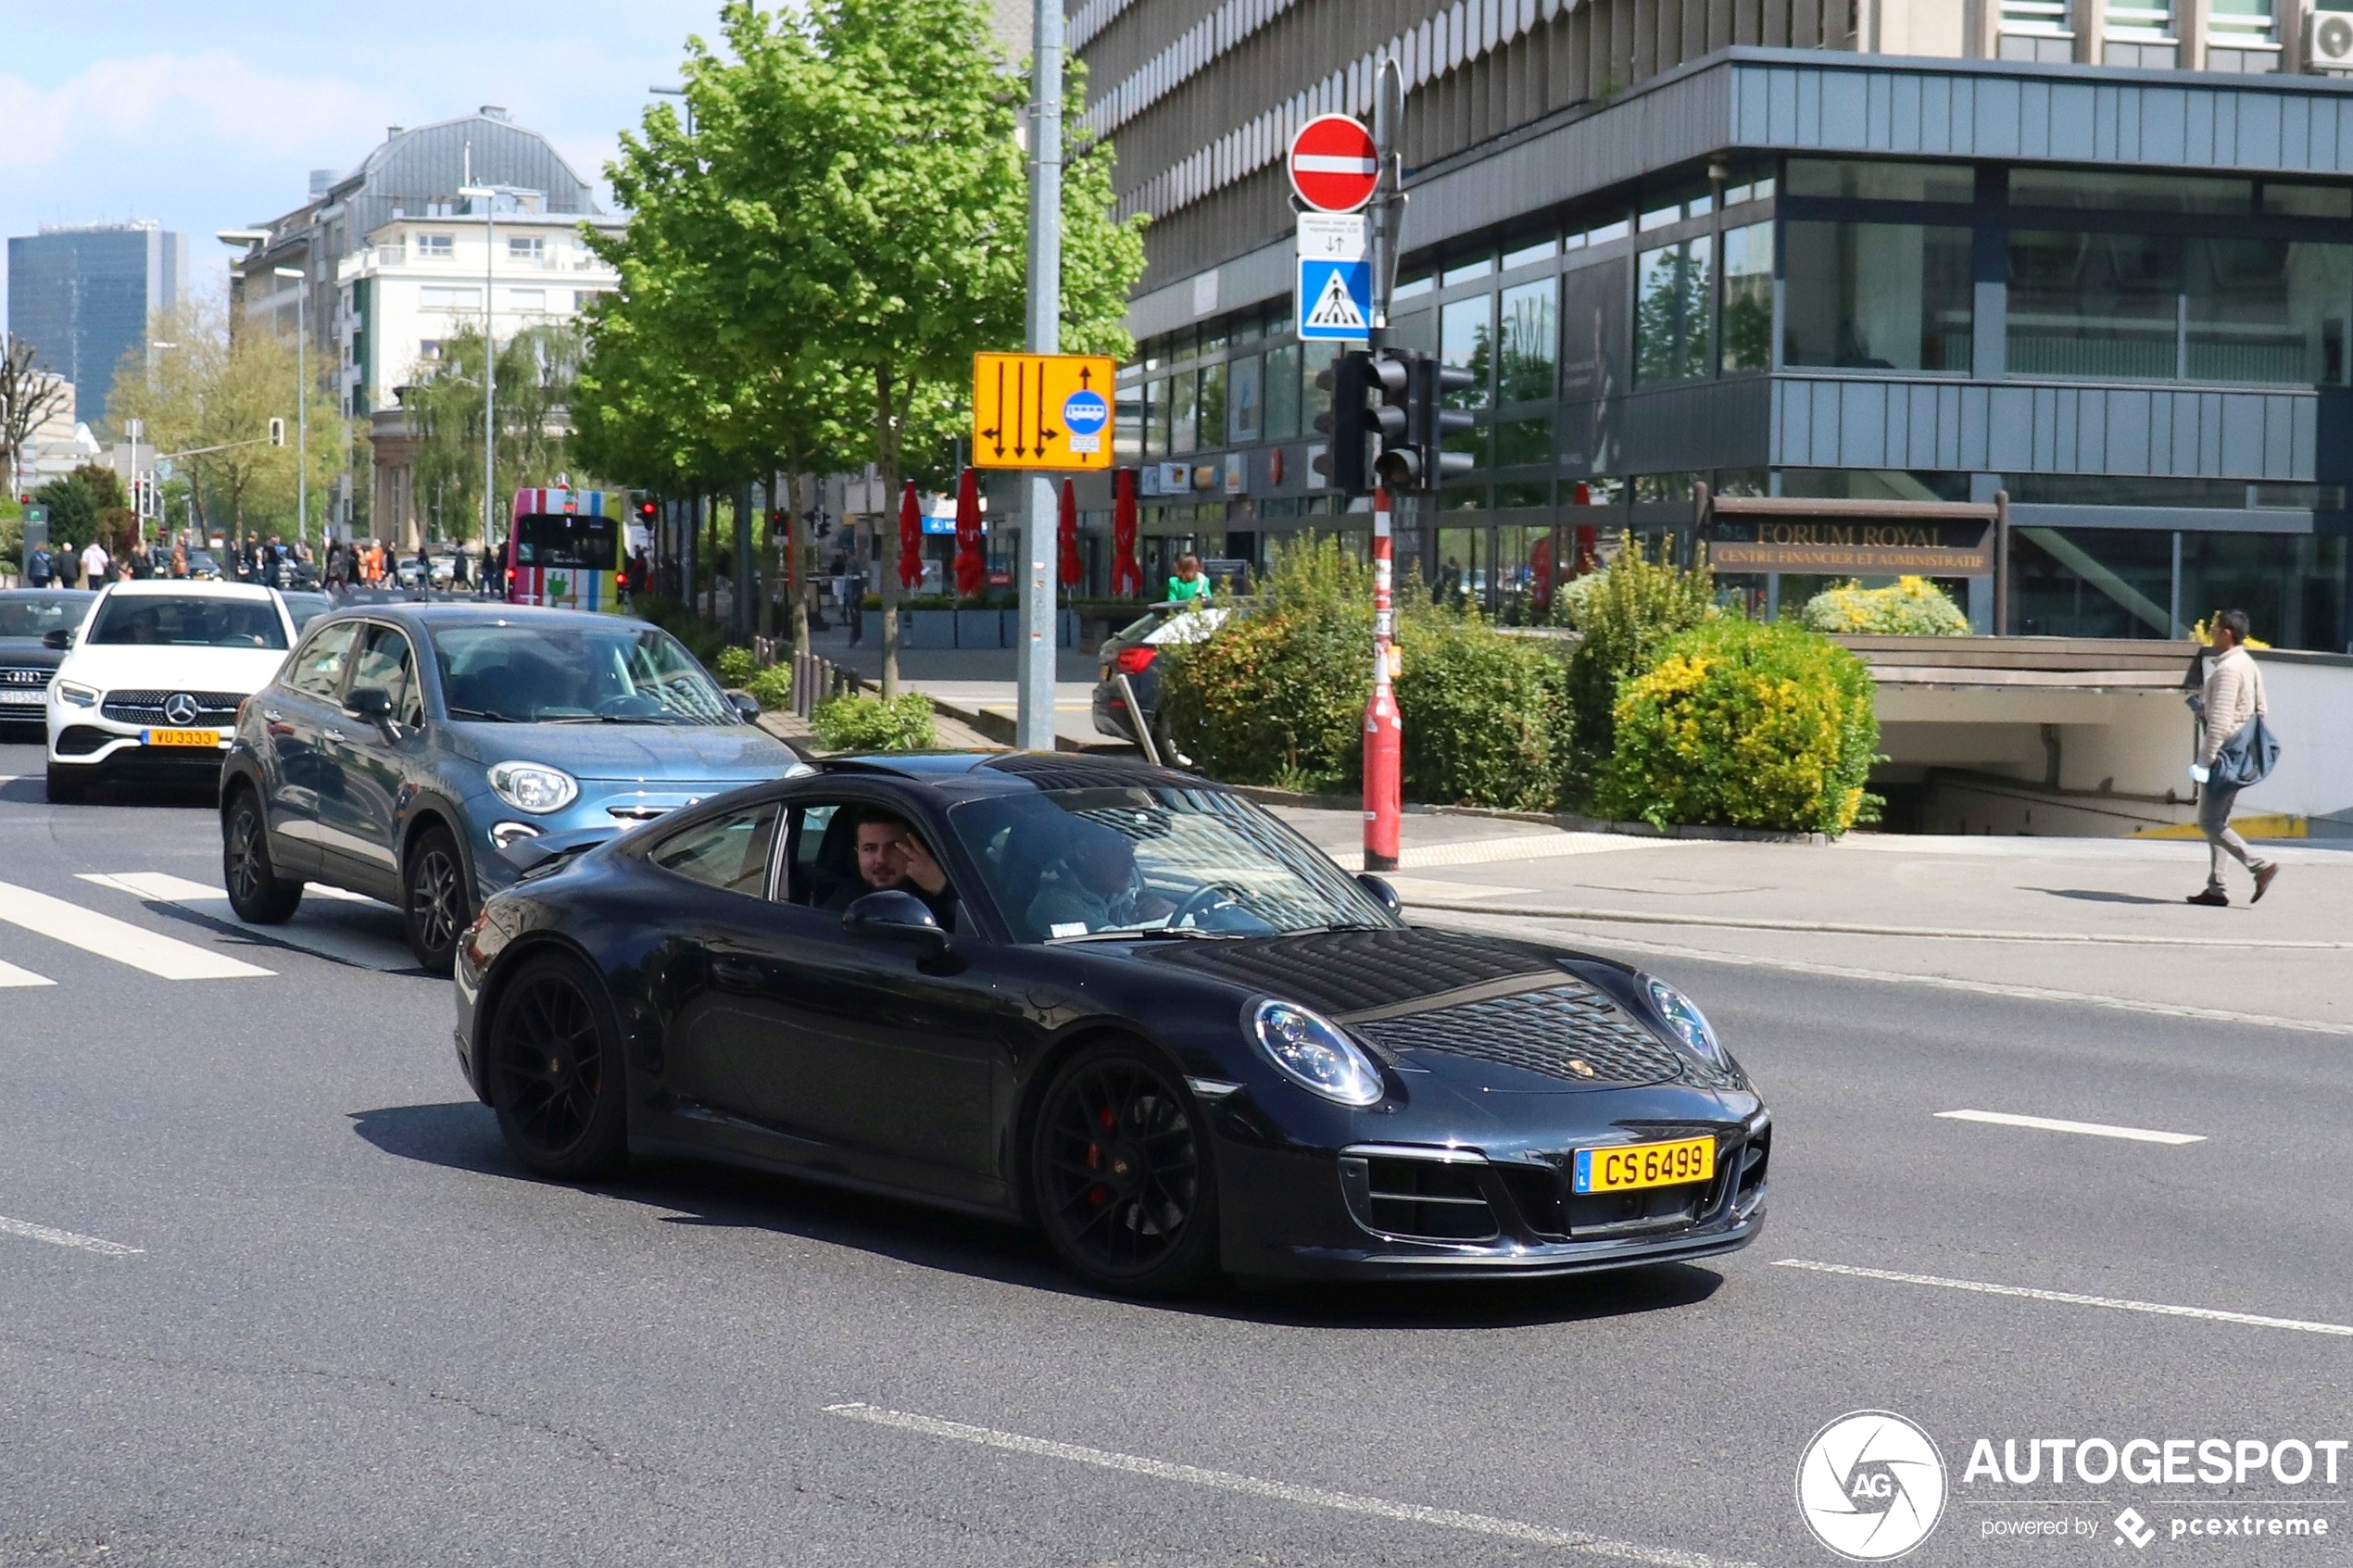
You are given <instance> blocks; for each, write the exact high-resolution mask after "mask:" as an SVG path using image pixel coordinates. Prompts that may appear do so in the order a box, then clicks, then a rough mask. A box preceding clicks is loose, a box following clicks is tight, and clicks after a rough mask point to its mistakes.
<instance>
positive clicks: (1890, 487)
mask: <svg viewBox="0 0 2353 1568" xmlns="http://www.w3.org/2000/svg"><path fill="white" fill-rule="evenodd" d="M1719 477H1720V476H1719ZM1780 493H1781V494H1782V495H1802V496H1805V497H1806V498H1807V499H1809V500H1833V501H1966V500H1968V499H1969V475H1967V474H1965V473H1933V472H1923V471H1920V470H1903V469H1783V470H1781V490H1780ZM1724 494H1725V495H1730V494H1732V492H1730V491H1729V490H1727V491H1725V492H1724ZM2010 499H2011V500H2013V501H2015V500H2018V499H2020V497H2019V495H2018V494H2017V492H2016V491H2015V490H2013V491H2012V492H2011V495H2010Z"/></svg>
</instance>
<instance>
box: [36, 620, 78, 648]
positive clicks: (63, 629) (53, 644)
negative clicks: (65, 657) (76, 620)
mask: <svg viewBox="0 0 2353 1568" xmlns="http://www.w3.org/2000/svg"><path fill="white" fill-rule="evenodd" d="M41 646H43V647H44V648H49V649H52V650H54V651H56V652H57V653H63V652H65V651H66V649H68V648H69V647H71V646H73V628H72V627H70V626H60V627H58V628H57V630H56V631H54V632H44V633H41Z"/></svg>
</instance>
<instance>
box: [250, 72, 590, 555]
mask: <svg viewBox="0 0 2353 1568" xmlns="http://www.w3.org/2000/svg"><path fill="white" fill-rule="evenodd" d="M470 185H471V186H478V187H488V188H490V189H494V190H497V191H498V192H500V193H501V194H500V196H499V198H498V200H497V204H496V205H497V208H498V212H497V217H498V227H499V236H498V238H499V244H500V247H501V251H502V254H501V255H500V257H498V258H497V284H496V286H497V288H498V289H499V291H500V296H501V297H500V298H499V299H498V300H497V302H496V309H495V313H494V319H495V320H496V321H497V329H498V330H499V331H500V332H512V331H513V330H514V328H515V327H517V326H518V325H521V324H522V323H524V322H526V321H531V320H546V319H550V318H561V317H566V316H569V315H571V314H572V313H573V311H574V310H575V309H577V308H578V304H579V299H580V296H581V295H585V293H587V292H589V291H592V290H594V289H596V288H598V287H610V283H611V278H610V274H609V273H604V272H600V271H598V270H595V269H594V268H587V269H584V268H583V267H582V266H581V265H580V263H581V261H582V259H583V258H584V257H585V256H586V253H585V250H583V249H581V248H580V247H579V245H578V242H577V240H576V238H574V237H573V235H574V233H575V232H576V230H577V228H578V226H579V224H580V223H581V222H582V221H583V220H591V221H593V220H598V219H599V218H600V217H601V213H600V209H599V208H598V206H597V203H596V199H595V192H594V188H593V187H592V186H591V185H590V184H589V182H587V181H585V180H584V179H582V178H581V177H580V176H579V175H578V174H577V173H575V172H574V171H573V169H572V166H571V165H570V164H568V163H566V162H565V161H564V158H563V157H562V155H560V153H558V152H557V151H556V149H555V148H554V147H553V146H552V145H550V144H549V143H548V142H547V138H546V137H544V136H542V135H540V134H539V133H538V132H535V131H527V130H525V129H523V128H522V127H521V126H519V125H516V124H515V123H514V122H513V120H512V119H510V117H509V115H508V113H507V111H506V110H505V109H503V108H501V107H498V106H497V105H495V104H485V105H484V106H483V107H481V108H480V109H478V110H477V111H475V112H474V113H472V114H470V115H463V116H460V117H459V118H457V119H447V120H441V121H438V122H436V123H434V124H432V125H422V126H415V127H403V126H397V125H396V126H393V127H391V128H390V129H388V130H387V131H386V132H385V133H384V142H383V143H382V144H379V145H378V146H377V147H376V148H375V149H374V150H373V151H372V152H371V153H369V155H368V156H367V157H365V158H364V159H362V160H361V161H360V163H359V167H358V168H357V169H353V170H352V171H351V172H349V173H347V174H344V175H340V176H338V175H335V174H333V172H332V171H330V170H325V169H321V170H315V171H314V172H313V173H312V175H311V179H310V194H309V197H308V200H306V201H305V202H304V203H303V205H302V206H300V207H296V208H294V209H293V210H291V211H289V212H286V213H284V214H283V215H281V216H279V217H278V218H275V219H272V220H269V221H268V222H266V223H257V224H255V225H253V226H252V227H251V228H250V229H245V230H229V231H226V232H223V233H222V235H221V238H222V239H223V240H224V241H227V242H228V243H230V244H233V245H238V246H239V247H240V248H241V249H242V250H243V252H244V254H243V255H242V256H240V257H238V259H237V262H236V264H235V266H234V267H233V269H232V270H231V272H230V285H229V287H230V306H231V313H232V315H231V319H232V320H233V324H234V330H236V331H240V332H244V331H252V330H255V329H257V328H259V327H264V326H266V327H268V328H270V329H271V330H274V331H279V332H293V331H294V330H295V322H296V314H297V311H296V301H297V299H299V300H301V302H302V315H303V317H304V320H305V321H306V323H307V325H308V330H309V333H310V362H311V365H312V366H313V367H314V369H315V370H316V371H317V374H318V378H319V384H320V386H321V388H322V389H324V390H327V391H329V392H331V393H333V394H334V395H336V397H337V400H338V402H339V404H340V405H341V407H342V408H343V409H344V411H345V413H346V415H347V416H348V417H350V418H353V419H364V420H369V421H370V422H371V431H372V433H373V434H374V436H375V439H376V441H377V444H378V446H377V452H376V456H375V459H374V462H375V468H376V470H378V471H376V472H374V473H371V474H367V475H360V476H357V477H356V480H355V477H354V476H345V477H344V478H343V479H342V480H340V481H338V482H337V483H336V486H335V489H334V492H333V495H334V502H333V506H334V510H333V521H334V523H335V524H336V526H337V527H338V528H340V529H342V530H345V531H346V532H348V531H349V530H351V529H353V528H354V527H363V528H364V527H371V526H374V524H373V523H372V521H371V520H372V511H373V503H374V501H375V498H376V497H378V496H379V495H386V494H390V495H393V496H394V497H395V500H396V505H397V508H400V509H396V512H395V513H394V514H393V521H394V523H395V525H396V526H397V525H399V524H402V523H407V524H411V525H413V521H414V514H413V508H412V507H411V505H410V502H411V497H410V496H409V491H408V487H407V486H406V484H405V483H403V482H402V481H400V480H399V479H397V478H396V473H397V471H398V470H401V469H402V467H403V466H404V465H405V464H406V463H408V462H409V461H411V460H413V455H414V443H413V439H412V437H411V435H410V433H409V431H408V428H407V426H406V423H405V422H404V421H403V420H402V419H401V418H400V410H399V405H398V402H397V399H396V396H395V395H394V394H395V391H396V388H397V386H398V385H400V384H401V383H402V382H403V381H404V380H405V378H406V377H407V376H408V375H409V373H410V372H411V371H412V370H414V369H415V368H416V366H417V364H418V363H419V362H420V360H422V359H424V358H428V357H429V351H428V348H427V345H437V344H438V342H439V340H440V339H441V338H442V337H444V336H446V335H447V333H448V331H449V328H448V327H447V325H446V324H447V323H449V322H452V321H454V320H456V319H457V318H458V316H459V314H462V313H463V311H464V310H465V309H466V308H467V307H466V306H464V305H463V304H461V303H459V302H460V301H461V300H462V299H463V298H464V296H465V294H466V291H468V290H469V289H471V291H472V306H471V309H472V313H473V316H474V318H475V319H476V320H477V321H479V320H480V318H481V316H482V313H483V308H484V302H483V297H482V289H483V283H482V278H483V274H484V259H485V257H484V248H483V245H482V244H481V241H480V236H481V231H482V220H481V218H479V217H477V216H474V214H473V211H472V208H473V206H474V204H473V203H472V201H470V200H469V199H468V198H466V197H463V196H460V195H459V194H458V193H459V190H460V189H461V188H463V187H466V186H470ZM511 220H521V221H520V223H519V224H518V226H517V227H515V228H514V229H513V230H512V231H510V228H509V224H510V221H511ZM469 230H471V232H472V236H473V239H472V244H471V247H470V248H471V257H470V258H469V257H468V254H467V253H468V249H469V245H468V242H467V240H466V238H465V235H466V234H467V233H468V232H469ZM510 239H512V240H515V241H518V242H522V244H520V245H518V247H517V248H514V249H512V250H511V251H510V250H509V248H508V246H509V242H510ZM534 247H535V248H534ZM281 267H291V268H294V269H296V270H299V271H300V272H301V273H302V274H303V276H302V277H301V278H300V279H298V280H297V279H288V278H281V277H279V276H277V269H278V268H281ZM510 269H511V270H513V271H514V272H516V273H518V274H523V276H519V277H517V278H515V279H514V280H512V286H511V288H510V280H509V277H508V274H509V272H510ZM516 291H521V292H516ZM532 291H536V292H537V295H538V299H537V302H536V303H533V301H532V298H531V295H532ZM510 311H512V312H514V314H513V315H512V316H510V315H509V312H510ZM388 460H389V462H390V464H391V467H392V469H393V470H395V471H394V472H391V473H388V472H386V471H385V470H386V465H387V461H388ZM378 532H385V531H384V529H381V528H379V529H378ZM389 536H393V537H397V536H398V535H397V534H396V533H392V534H390V535H389Z"/></svg>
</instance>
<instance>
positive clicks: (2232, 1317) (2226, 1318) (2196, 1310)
mask: <svg viewBox="0 0 2353 1568" xmlns="http://www.w3.org/2000/svg"><path fill="white" fill-rule="evenodd" d="M1773 1267H1775V1268H1777V1269H1805V1270H1807V1271H1809V1272H1811V1273H1818V1274H1843V1275H1845V1276H1847V1277H1848V1278H1850V1279H1879V1280H1887V1281H1890V1282H1892V1283H1894V1284H1896V1285H1932V1286H1937V1287H1938V1288H1940V1289H1944V1290H1967V1291H1972V1292H1974V1293H1975V1294H1977V1295H1980V1296H2016V1297H2020V1298H2023V1299H2025V1300H2029V1301H2057V1302H2058V1303H2060V1304H2061V1305H2063V1306H2069V1307H2105V1308H2107V1309H2108V1311H2112V1312H2147V1313H2150V1314H2152V1315H2154V1316H2156V1317H2160V1318H2198V1319H2201V1320H2203V1321H2205V1322H2207V1323H2241V1324H2244V1325H2246V1326H2247V1327H2249V1328H2285V1329H2292V1330H2294V1331H2295V1332H2296V1333H2298V1334H2326V1335H2333V1336H2337V1337H2339V1338H2353V1323H2309V1322H2307V1321H2306V1320H2304V1319H2302V1318H2267V1317H2263V1316H2260V1315H2259V1314H2257V1313H2254V1312H2223V1311H2215V1310H2214V1309H2213V1308H2211V1307H2174V1306H2169V1305H2167V1304H2166V1303H2164V1302H2161V1301H2128V1300H2125V1299H2123V1298H2120V1297H2115V1296H2083V1295H2079V1294H2078V1293H2076V1292H2074V1291H2071V1290H2033V1289H2030V1288H2028V1287H2027V1286H2022V1285H1988V1284H1986V1283H1985V1282H1984V1281H1982V1280H1974V1279H1944V1278H1940V1277H1939V1276H1937V1275H1935V1274H1906V1273H1896V1272H1895V1271H1894V1270H1892V1269H1858V1268H1854V1267H1851V1266H1850V1265H1848V1264H1845V1263H1817V1262H1814V1261H1811V1260H1810V1259H1806V1258H1778V1259H1775V1260H1774V1261H1773Z"/></svg>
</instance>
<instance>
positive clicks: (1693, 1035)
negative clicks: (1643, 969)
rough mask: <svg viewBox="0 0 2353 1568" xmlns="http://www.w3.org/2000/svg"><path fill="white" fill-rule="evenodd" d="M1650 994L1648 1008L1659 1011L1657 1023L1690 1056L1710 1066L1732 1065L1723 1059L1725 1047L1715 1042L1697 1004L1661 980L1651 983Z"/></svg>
mask: <svg viewBox="0 0 2353 1568" xmlns="http://www.w3.org/2000/svg"><path fill="white" fill-rule="evenodd" d="M1650 993H1651V1006H1652V1007H1654V1008H1655V1009H1657V1010H1658V1016H1659V1020H1660V1022H1663V1023H1665V1024H1666V1025H1667V1029H1668V1031H1669V1032H1670V1033H1672V1034H1673V1035H1674V1036H1675V1037H1676V1038H1677V1039H1679V1040H1680V1041H1682V1042H1683V1044H1684V1046H1685V1047H1688V1048H1689V1049H1690V1051H1691V1053H1692V1055H1693V1056H1695V1057H1697V1058H1699V1059H1700V1060H1702V1061H1704V1062H1705V1063H1707V1064H1708V1065H1709V1066H1710V1067H1730V1065H1731V1063H1730V1061H1727V1060H1725V1058H1724V1047H1722V1046H1719V1045H1718V1044H1717V1043H1716V1031H1715V1030H1714V1029H1712V1028H1710V1027H1709V1026H1708V1022H1707V1015H1706V1014H1705V1013H1704V1012H1702V1011H1700V1010H1699V1004H1697V1003H1696V1002H1694V1001H1692V999H1691V998H1690V997H1686V996H1685V995H1683V993H1682V992H1680V991H1678V990H1677V989H1675V987H1674V986H1672V985H1668V984H1667V982H1666V981H1664V980H1654V981H1652V982H1651V983H1650Z"/></svg>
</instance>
